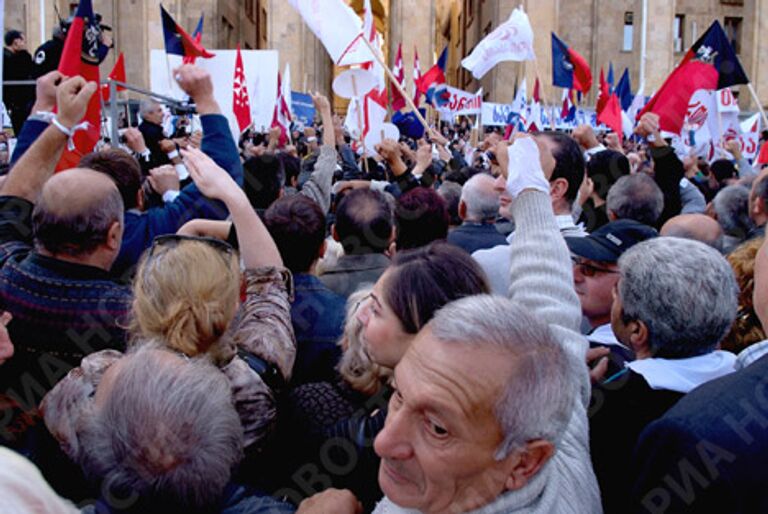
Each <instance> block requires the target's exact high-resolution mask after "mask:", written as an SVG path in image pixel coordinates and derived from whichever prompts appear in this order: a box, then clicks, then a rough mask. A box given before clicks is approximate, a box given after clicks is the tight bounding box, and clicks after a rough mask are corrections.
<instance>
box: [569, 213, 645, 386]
mask: <svg viewBox="0 0 768 514" xmlns="http://www.w3.org/2000/svg"><path fill="white" fill-rule="evenodd" d="M657 235H658V233H657V232H656V230H655V229H654V228H652V227H649V226H648V225H644V224H642V223H638V222H637V221H633V220H629V219H620V220H616V221H612V222H610V223H608V224H606V225H603V226H602V227H600V228H599V229H597V230H596V231H595V232H593V233H592V234H590V235H589V236H586V237H566V238H565V241H566V243H567V244H568V248H569V249H570V251H571V259H572V260H573V282H574V288H575V289H576V294H577V295H578V297H579V301H580V302H581V312H582V314H583V315H584V318H586V320H587V321H588V322H589V325H590V328H591V330H590V332H589V335H588V336H587V339H588V340H589V344H590V348H593V349H594V348H596V347H602V348H607V349H608V350H609V351H610V354H608V353H606V352H605V351H603V352H597V355H602V357H601V361H600V362H599V363H598V366H600V367H601V368H603V370H604V371H603V373H600V374H605V376H607V377H610V375H611V373H610V371H619V370H620V369H621V368H623V363H624V362H625V361H627V360H632V359H633V356H632V352H631V351H630V350H629V349H628V348H627V347H626V346H624V345H623V344H621V343H620V342H619V341H618V339H616V336H615V335H614V333H613V330H612V329H611V304H612V303H613V296H612V291H613V288H614V286H615V285H616V283H617V282H618V280H619V266H618V264H617V262H618V260H619V257H621V254H623V253H624V252H625V251H627V250H628V249H629V248H632V246H634V245H635V244H637V243H640V242H642V241H645V240H646V239H650V238H652V237H656V236H657ZM596 368H597V366H596ZM606 371H607V372H606Z"/></svg>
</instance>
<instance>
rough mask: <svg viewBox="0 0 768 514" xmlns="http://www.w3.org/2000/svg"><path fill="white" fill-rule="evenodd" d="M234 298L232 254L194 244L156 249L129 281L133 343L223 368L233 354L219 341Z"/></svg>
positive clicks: (237, 289)
mask: <svg viewBox="0 0 768 514" xmlns="http://www.w3.org/2000/svg"><path fill="white" fill-rule="evenodd" d="M150 253H151V255H150ZM239 294H240V267H239V260H238V258H237V254H235V253H234V252H232V254H231V255H227V254H225V253H224V252H221V251H220V250H217V249H215V248H213V247H212V246H210V245H208V244H206V243H204V242H200V241H194V240H180V241H178V242H177V244H175V245H169V246H157V247H155V248H154V249H153V252H146V253H145V255H144V257H143V258H142V260H141V263H140V264H139V269H138V272H137V273H136V278H135V279H134V283H133V296H134V298H133V309H132V310H133V315H132V320H131V327H130V329H131V334H132V336H133V340H134V342H141V341H146V340H156V341H161V342H162V343H163V344H164V345H165V346H167V347H169V348H172V349H174V350H176V351H178V352H181V353H183V354H185V355H187V356H189V357H195V356H197V355H201V354H208V356H209V357H210V358H211V359H212V360H213V361H214V362H215V363H217V364H222V363H225V362H228V361H229V360H231V358H232V357H233V356H234V353H235V350H234V346H233V345H232V344H227V343H225V342H222V336H223V335H224V334H225V333H226V331H227V328H228V327H229V324H230V322H231V321H232V319H233V318H234V316H235V312H236V310H237V307H238V300H239Z"/></svg>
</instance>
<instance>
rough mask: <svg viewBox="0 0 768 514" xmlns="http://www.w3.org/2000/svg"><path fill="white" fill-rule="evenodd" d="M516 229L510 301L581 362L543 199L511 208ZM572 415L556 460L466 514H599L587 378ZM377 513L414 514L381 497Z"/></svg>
mask: <svg viewBox="0 0 768 514" xmlns="http://www.w3.org/2000/svg"><path fill="white" fill-rule="evenodd" d="M513 214H514V217H515V221H516V223H517V228H516V231H515V237H514V238H513V241H512V243H511V244H510V247H509V251H510V255H511V258H510V277H511V278H510V287H509V297H510V298H511V299H512V300H514V301H516V302H519V303H521V304H523V305H524V306H525V307H527V308H528V309H529V310H530V311H531V312H534V313H536V315H537V316H538V317H539V318H540V319H542V320H543V321H545V322H546V323H548V324H549V326H550V328H551V329H552V332H553V333H554V335H555V337H556V338H557V339H558V340H559V341H560V342H562V344H563V346H564V347H565V348H566V350H567V351H568V352H569V353H571V354H572V356H573V357H574V358H576V359H578V360H579V361H580V362H584V359H585V354H586V350H587V340H586V339H585V338H584V336H582V335H581V334H580V333H579V324H580V323H581V306H580V304H579V300H578V298H577V296H576V293H575V292H574V290H573V270H572V265H571V259H570V254H569V252H568V248H567V246H566V245H565V241H564V240H563V238H562V236H561V235H560V231H559V229H558V226H557V223H556V222H555V216H554V214H553V212H552V205H551V202H550V200H549V196H548V195H547V194H545V193H540V192H524V193H522V194H521V195H520V196H519V197H518V198H517V199H516V200H515V201H514V202H513ZM574 387H576V388H578V390H579V392H580V394H579V395H577V396H576V397H575V402H574V406H573V415H572V417H571V421H570V423H569V424H568V426H567V428H566V431H565V433H564V434H563V437H562V439H561V441H560V442H559V443H558V445H557V451H556V452H555V455H554V457H553V458H552V459H551V460H550V461H549V462H548V463H547V464H546V465H545V466H544V467H543V468H542V469H541V470H540V471H539V472H538V473H537V474H536V476H534V477H533V479H532V480H531V481H530V482H529V483H528V484H527V485H526V486H525V487H523V488H522V489H519V490H516V491H508V492H507V493H505V494H503V495H501V496H499V497H498V498H497V499H496V500H495V501H493V502H492V503H490V504H488V505H486V506H485V507H482V508H480V509H477V510H474V511H472V512H471V513H470V514H510V513H515V514H518V513H520V514H522V513H525V514H556V513H573V514H593V513H601V512H602V506H601V504H600V491H599V489H598V486H597V480H596V479H595V474H594V471H593V470H592V462H591V460H590V457H589V434H588V429H589V424H588V422H587V406H588V405H589V390H590V385H589V376H588V374H587V368H586V366H584V373H583V375H581V376H580V377H579V379H578V383H577V384H574ZM374 513H375V514H397V513H410V514H416V511H414V510H407V509H402V508H400V507H398V506H397V505H395V504H394V503H392V502H391V501H390V500H389V499H388V498H384V499H383V500H382V501H381V502H379V504H378V505H377V506H376V509H375V510H374Z"/></svg>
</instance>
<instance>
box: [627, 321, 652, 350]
mask: <svg viewBox="0 0 768 514" xmlns="http://www.w3.org/2000/svg"><path fill="white" fill-rule="evenodd" d="M627 329H628V331H629V346H630V348H632V350H633V351H634V352H635V355H636V356H637V357H638V358H640V357H652V355H651V347H650V345H649V344H648V337H649V335H650V334H649V332H648V325H646V324H645V322H644V321H640V320H637V319H636V320H633V321H630V322H629V323H627Z"/></svg>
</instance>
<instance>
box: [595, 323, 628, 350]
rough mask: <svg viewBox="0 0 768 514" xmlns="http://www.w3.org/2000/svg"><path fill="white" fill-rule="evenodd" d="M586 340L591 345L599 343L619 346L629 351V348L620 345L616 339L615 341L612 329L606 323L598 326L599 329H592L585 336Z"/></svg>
mask: <svg viewBox="0 0 768 514" xmlns="http://www.w3.org/2000/svg"><path fill="white" fill-rule="evenodd" d="M587 339H588V340H589V341H590V342H593V343H599V344H604V345H608V346H620V347H622V348H624V349H625V350H629V348H627V347H626V346H624V345H623V344H621V342H620V341H619V340H618V339H616V334H614V333H613V329H612V328H611V324H610V323H606V324H605V325H600V326H599V327H597V328H596V329H594V330H593V331H592V332H591V333H590V334H589V335H588V336H587Z"/></svg>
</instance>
